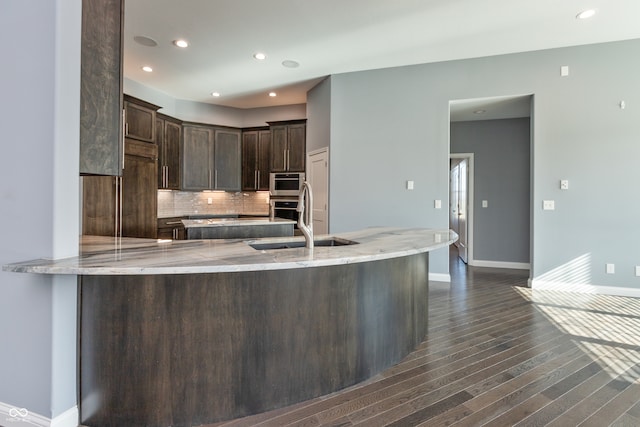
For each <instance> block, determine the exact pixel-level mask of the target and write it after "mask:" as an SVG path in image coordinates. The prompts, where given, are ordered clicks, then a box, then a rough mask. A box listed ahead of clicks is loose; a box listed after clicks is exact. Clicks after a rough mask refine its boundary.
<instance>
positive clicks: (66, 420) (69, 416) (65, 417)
mask: <svg viewBox="0 0 640 427" xmlns="http://www.w3.org/2000/svg"><path fill="white" fill-rule="evenodd" d="M79 419H80V414H79V413H78V407H77V406H74V407H72V408H69V409H67V410H66V411H64V412H63V413H61V414H60V415H58V416H57V417H55V418H54V419H52V420H51V427H78V423H79Z"/></svg>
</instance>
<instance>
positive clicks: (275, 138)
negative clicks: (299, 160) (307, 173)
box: [271, 126, 287, 172]
mask: <svg viewBox="0 0 640 427" xmlns="http://www.w3.org/2000/svg"><path fill="white" fill-rule="evenodd" d="M286 156H287V127H286V126H273V127H272V128H271V172H285V171H286V170H287V158H286Z"/></svg>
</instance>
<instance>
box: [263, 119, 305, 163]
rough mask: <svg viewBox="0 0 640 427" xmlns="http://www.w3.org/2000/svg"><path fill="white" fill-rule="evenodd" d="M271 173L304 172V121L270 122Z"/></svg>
mask: <svg viewBox="0 0 640 427" xmlns="http://www.w3.org/2000/svg"><path fill="white" fill-rule="evenodd" d="M269 125H271V172H304V170H305V156H306V135H307V125H306V120H296V121H294V122H286V123H284V122H270V123H269Z"/></svg>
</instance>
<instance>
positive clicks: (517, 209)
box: [450, 117, 531, 263]
mask: <svg viewBox="0 0 640 427" xmlns="http://www.w3.org/2000/svg"><path fill="white" fill-rule="evenodd" d="M530 134H531V133H530V129H529V118H528V117H527V118H520V119H505V120H479V121H468V122H453V123H451V134H450V140H451V152H452V153H474V206H473V211H474V216H473V220H474V223H473V248H474V253H473V257H474V260H476V261H478V260H482V261H501V262H516V263H529V231H530V222H529V213H530V206H529V205H530V204H529V199H530V194H531V191H530V180H529V173H530V169H529V163H530V158H531V156H530V144H529V139H530ZM482 200H487V202H488V206H487V207H486V208H483V207H482Z"/></svg>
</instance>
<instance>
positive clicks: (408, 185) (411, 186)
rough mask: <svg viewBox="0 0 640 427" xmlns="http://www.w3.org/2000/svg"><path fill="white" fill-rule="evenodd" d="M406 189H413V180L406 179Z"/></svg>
mask: <svg viewBox="0 0 640 427" xmlns="http://www.w3.org/2000/svg"><path fill="white" fill-rule="evenodd" d="M407 190H413V181H407Z"/></svg>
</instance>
